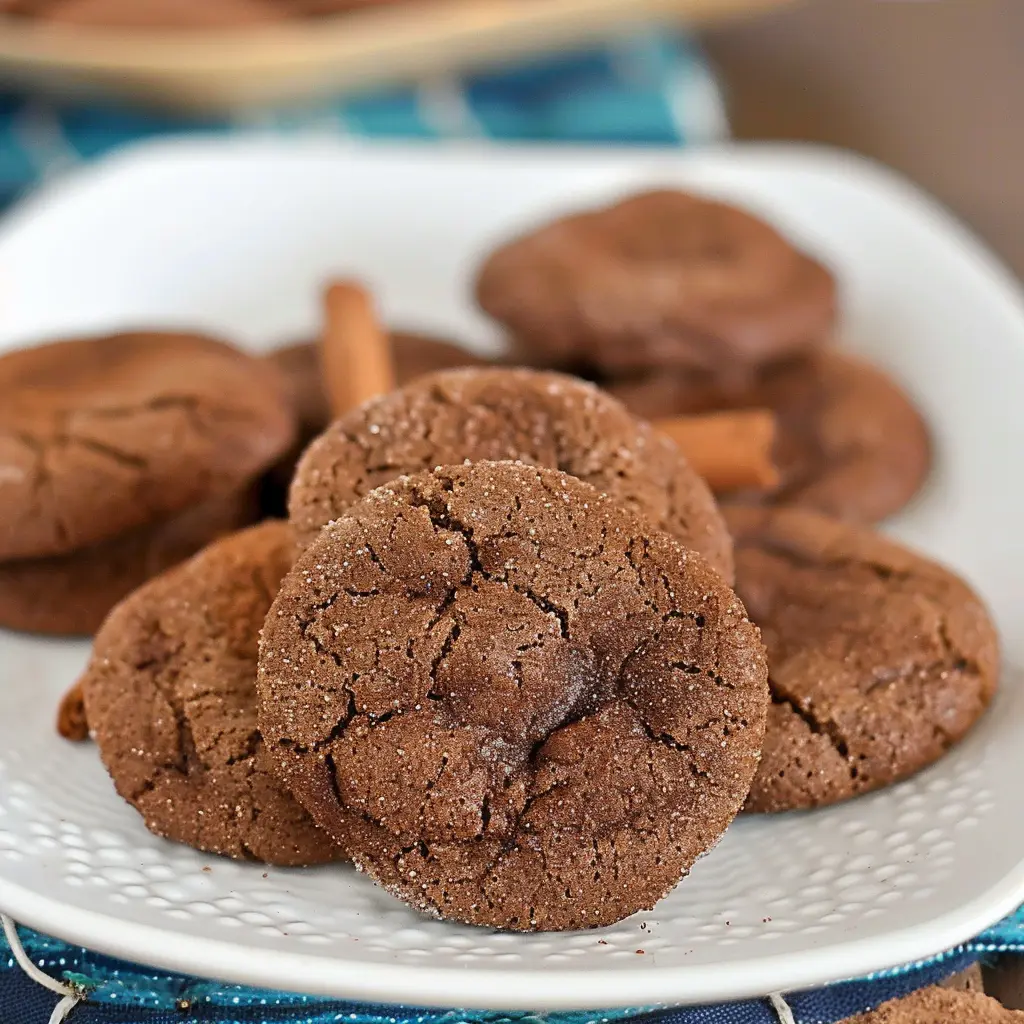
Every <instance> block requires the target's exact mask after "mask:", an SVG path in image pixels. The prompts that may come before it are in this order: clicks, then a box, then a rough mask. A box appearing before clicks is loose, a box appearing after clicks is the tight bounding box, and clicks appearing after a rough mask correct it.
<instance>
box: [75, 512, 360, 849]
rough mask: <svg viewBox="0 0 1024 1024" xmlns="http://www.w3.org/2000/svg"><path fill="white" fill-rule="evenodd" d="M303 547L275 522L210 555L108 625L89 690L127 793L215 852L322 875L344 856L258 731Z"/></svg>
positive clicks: (152, 585) (156, 825)
mask: <svg viewBox="0 0 1024 1024" xmlns="http://www.w3.org/2000/svg"><path fill="white" fill-rule="evenodd" d="M294 550H295V549H294V543H293V540H292V534H291V530H290V528H289V527H288V525H287V524H286V523H282V522H266V523H262V524H261V525H259V526H255V527H252V528H251V529H248V530H244V531H242V532H241V533H235V534H232V535H231V536H229V537H225V538H223V539H222V540H219V541H217V542H216V543H214V544H212V545H210V546H209V547H208V548H206V549H205V550H203V551H201V552H200V553H199V554H198V555H196V556H195V557H194V558H192V559H190V560H189V561H188V562H185V563H184V564H182V565H180V566H178V567H177V568H174V569H171V570H170V571H169V572H166V573H164V574H163V575H162V576H159V577H157V578H156V579H155V580H151V581H150V582H149V583H147V584H146V585H145V586H143V587H142V588H141V589H139V590H137V591H135V593H134V594H132V596H131V597H129V598H128V599H127V600H126V601H124V602H123V603H121V604H120V605H118V607H117V608H116V609H115V610H114V611H113V612H112V613H111V615H110V616H109V617H108V619H107V621H106V622H105V623H104V625H103V628H102V629H101V630H100V633H99V635H98V636H97V637H96V642H95V644H94V646H93V655H92V660H91V661H90V663H89V667H88V668H87V670H86V673H85V675H84V676H83V678H82V686H83V689H84V694H85V712H86V717H87V718H88V722H89V726H90V728H91V730H92V733H93V736H94V737H95V739H96V742H97V743H98V744H99V749H100V755H101V756H102V758H103V763H104V764H105V765H106V766H107V770H108V771H109V772H110V775H111V777H112V778H113V780H114V785H115V786H116V787H117V791H118V793H120V794H121V796H122V797H124V799H125V800H127V801H128V802H129V803H130V804H132V805H133V806H134V807H135V808H136V810H138V811H139V813H140V814H141V815H142V816H143V818H144V819H145V822H146V827H147V828H148V829H149V830H150V831H151V832H154V833H156V834H157V835H159V836H164V837H165V838H167V839H174V840H176V841H178V842H181V843H186V844H188V845H189V846H194V847H196V848H197V849H199V850H205V851H207V852H209V853H220V854H225V855H226V856H229V857H237V858H243V859H249V860H263V861H267V862H269V863H272V864H292V865H294V864H316V863H321V862H324V861H330V860H336V859H338V858H340V857H341V852H340V851H339V850H338V848H337V847H336V846H335V845H334V844H333V843H331V842H330V841H329V840H328V839H327V838H326V836H325V835H324V834H323V833H322V832H320V831H319V830H318V829H317V828H316V826H315V825H314V824H313V822H312V820H311V819H310V818H309V816H308V815H307V814H306V812H305V811H304V810H303V809H302V808H301V807H300V806H299V804H298V803H296V801H295V800H294V799H292V797H291V796H290V795H289V794H288V793H287V792H286V791H285V790H284V789H283V788H282V787H281V785H280V783H279V782H278V781H277V780H276V778H275V776H274V775H273V773H272V771H271V764H270V758H269V757H268V754H267V751H266V749H265V747H264V744H263V740H262V738H261V736H260V732H259V728H258V726H257V721H256V654H257V643H258V636H259V631H260V629H261V627H262V625H263V619H264V617H265V615H266V613H267V609H268V608H269V607H270V602H271V600H272V599H273V597H274V594H275V593H276V591H277V588H278V584H279V583H280V580H281V578H282V577H283V576H284V574H285V573H286V572H287V571H288V569H289V568H290V567H291V564H292V558H293V555H294Z"/></svg>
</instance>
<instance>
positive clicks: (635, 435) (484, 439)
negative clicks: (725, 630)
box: [289, 369, 732, 580]
mask: <svg viewBox="0 0 1024 1024" xmlns="http://www.w3.org/2000/svg"><path fill="white" fill-rule="evenodd" d="M467 459H470V460H474V461H475V460H480V459H485V460H502V459H515V460H519V461H521V462H525V463H529V464H530V465H537V466H546V467H548V468H551V469H560V470H562V471H564V472H566V473H572V474H573V476H576V477H579V478H580V479H581V480H585V481H586V482H587V483H590V484H592V485H593V486H594V487H596V488H597V489H598V490H601V491H607V493H608V494H610V495H612V496H613V497H615V498H618V499H619V500H621V501H622V502H623V503H624V504H625V505H627V506H628V507H630V508H632V509H633V510H635V511H637V512H639V513H641V514H643V515H645V516H646V517H647V518H648V519H650V521H651V523H652V524H653V525H654V526H656V527H658V528H660V529H663V530H666V531H667V532H668V533H671V534H672V535H673V536H675V537H677V538H678V539H679V540H681V541H682V542H683V543H684V544H685V545H686V546H687V547H690V548H693V550H695V551H697V552H699V553H700V554H702V555H703V556H704V557H705V558H707V560H708V561H709V562H710V563H711V564H712V565H713V566H714V567H715V568H716V569H717V570H718V571H719V572H720V573H721V574H722V575H723V577H725V579H726V580H730V579H731V578H732V551H731V541H730V539H729V535H728V533H727V531H726V529H725V527H724V524H723V523H722V518H721V516H720V515H719V513H718V509H717V506H716V505H715V501H714V499H713V498H712V496H711V492H710V491H709V490H708V488H707V486H706V485H705V483H704V481H703V480H701V478H700V477H698V476H697V475H696V473H694V471H693V470H692V469H691V468H690V466H689V464H688V463H687V462H686V460H685V458H684V457H683V456H682V455H681V454H680V453H679V450H678V449H677V448H676V447H675V445H673V444H672V443H671V442H670V441H668V440H666V439H665V438H663V437H661V436H660V435H659V434H657V433H655V432H654V431H653V430H652V429H651V428H650V427H649V426H648V425H647V424H646V423H642V422H640V421H638V420H636V419H635V418H634V417H633V416H630V415H629V413H628V412H627V411H626V410H625V409H624V408H623V407H622V406H621V405H620V404H619V403H618V402H616V401H615V400H614V399H612V398H609V397H608V396H607V395H605V394H603V393H602V392H601V391H599V390H598V389H597V388H595V387H593V386H592V385H590V384H586V383H584V382H583V381H580V380H576V379H575V378H573V377H566V376H563V375H562V374H557V373H542V372H538V371H535V370H522V369H519V370H513V369H486V370H483V369H469V370H448V371H444V372H442V373H436V374H431V375H429V376H426V377H421V378H419V379H418V380H416V381H414V382H413V383H412V384H409V385H407V386H406V387H404V388H402V389H401V390H399V391H394V392H392V393H391V394H390V395H385V396H383V397H382V398H380V399H378V400H376V401H374V402H369V403H367V404H365V405H363V406H362V407H361V408H359V409H355V410H353V411H352V412H351V413H349V414H348V415H347V416H344V417H342V418H341V419H340V420H337V421H335V423H333V424H332V425H331V427H330V428H329V429H328V430H327V432H326V433H324V434H322V435H321V436H320V437H319V438H318V439H317V440H316V441H314V442H313V444H312V445H311V446H310V447H309V448H308V449H307V450H306V453H305V455H304V456H303V458H302V460H301V461H300V463H299V466H298V468H297V469H296V472H295V479H294V481H293V482H292V489H291V494H290V497H289V512H290V516H291V520H292V522H293V524H294V525H295V527H296V530H297V534H298V538H299V542H300V544H307V543H309V541H310V540H312V538H313V537H314V536H315V535H316V533H317V531H318V530H319V529H320V527H321V526H323V525H324V523H327V522H329V521H330V520H332V519H335V518H337V516H339V515H340V514H341V513H342V512H343V511H344V510H345V509H346V508H348V506H349V505H351V504H352V502H354V501H356V500H358V499H359V498H361V497H362V496H363V495H365V494H367V493H368V492H369V491H371V490H373V488H375V487H379V486H381V485H382V484H385V483H387V482H388V481H389V480H391V479H393V478H394V477H396V476H399V475H401V474H403V473H415V472H419V471H420V470H424V469H430V468H431V467H433V466H442V465H452V464H457V463H461V462H463V461H465V460H467Z"/></svg>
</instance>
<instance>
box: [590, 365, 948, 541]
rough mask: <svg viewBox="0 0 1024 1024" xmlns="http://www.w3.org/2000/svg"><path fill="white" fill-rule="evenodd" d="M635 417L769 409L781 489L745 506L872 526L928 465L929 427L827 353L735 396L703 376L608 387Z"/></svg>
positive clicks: (777, 370)
mask: <svg viewBox="0 0 1024 1024" xmlns="http://www.w3.org/2000/svg"><path fill="white" fill-rule="evenodd" d="M607 388H608V390H609V391H610V392H611V393H612V394H613V395H615V396H616V397H617V398H619V399H621V400H622V401H623V402H624V403H625V404H626V405H627V406H628V407H629V408H630V409H631V410H632V411H633V412H634V413H636V414H637V415H638V416H645V417H647V418H648V419H658V418H660V417H663V416H676V415H687V414H698V413H705V412H715V411H718V410H724V409H759V408H767V409H771V410H772V411H773V412H774V413H775V417H776V423H777V431H778V433H777V442H776V446H775V462H776V465H777V466H778V467H779V472H780V475H781V483H780V485H779V487H778V488H777V489H776V490H775V491H774V492H773V493H771V494H750V495H746V496H745V497H746V498H747V499H749V500H752V501H769V502H772V503H776V504H790V505H804V506H807V507H809V508H815V509H818V510H819V511H821V512H826V513H828V514H829V515H834V516H838V517H839V518H841V519H849V520H851V521H854V522H877V521H878V520H880V519H884V518H885V517H886V516H887V515H890V514H892V513H893V512H896V511H898V510H899V509H901V508H902V507H903V506H904V505H905V504H906V503H907V502H908V501H910V499H911V498H912V497H913V496H914V495H915V494H916V493H917V491H918V490H919V489H920V487H921V485H922V483H923V482H924V480H925V477H926V476H927V474H928V468H929V465H930V463H931V446H930V443H929V438H928V428H927V427H926V426H925V423H924V421H923V420H922V418H921V414H920V413H919V412H918V411H917V409H915V408H914V405H913V403H912V402H911V401H910V399H909V398H908V397H907V395H906V394H905V393H904V392H903V391H902V390H901V389H900V388H899V387H898V386H897V385H896V384H895V383H894V382H893V381H892V380H890V379H889V378H888V377H887V376H886V375H885V374H884V373H882V371H881V370H878V369H876V368H875V367H873V366H870V365H869V364H867V363H865V362H862V361H861V360H859V359H856V358H854V357H853V356H850V355H847V354H845V353H839V352H835V351H826V352H819V353H816V354H815V355H813V356H809V357H807V358H804V359H796V360H792V361H791V362H788V363H785V364H781V365H779V366H777V367H773V368H771V369H769V370H766V371H764V372H763V373H761V374H759V375H757V376H756V377H754V378H753V379H752V381H751V382H750V383H749V384H748V385H746V386H744V387H742V388H738V389H733V390H727V389H724V388H722V387H720V386H718V385H717V384H716V383H715V381H714V380H713V379H712V378H711V377H710V376H709V375H707V374H692V373H691V374H684V373H676V374H669V373H663V374H658V375H652V376H650V377H648V378H646V379H640V380H633V381H620V382H615V383H610V384H608V385H607Z"/></svg>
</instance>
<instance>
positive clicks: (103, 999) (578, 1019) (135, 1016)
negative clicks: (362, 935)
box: [0, 908, 1024, 1024]
mask: <svg viewBox="0 0 1024 1024" xmlns="http://www.w3.org/2000/svg"><path fill="white" fill-rule="evenodd" d="M20 935H21V940H22V943H23V945H24V947H25V950H26V952H27V953H28V954H29V956H31V958H32V960H33V962H35V963H36V964H38V965H39V966H40V967H42V968H43V969H44V970H45V971H46V972H47V973H48V974H50V975H52V976H54V977H57V978H62V979H66V980H72V981H75V982H77V983H79V984H82V985H84V986H85V987H86V989H87V990H88V993H89V994H88V1001H87V1002H85V1003H83V1004H80V1005H79V1006H77V1007H76V1008H75V1009H74V1010H73V1011H72V1016H71V1017H70V1018H69V1021H70V1024H129V1022H130V1024H232V1022H239V1024H242V1022H246V1024H250V1022H252V1024H254V1022H267V1024H271V1022H273V1024H298V1022H300V1021H301V1022H308V1024H334V1022H344V1021H347V1022H350V1024H458V1022H466V1024H499V1022H504V1021H510V1022H511V1021H537V1022H540V1021H544V1022H549V1024H591V1022H592V1024H614V1022H616V1021H621V1020H622V1019H623V1018H629V1019H632V1020H637V1021H639V1020H644V1021H645V1022H646V1021H650V1022H651V1024H780V1018H779V1016H778V1013H777V1010H776V1009H775V1007H773V1005H772V1003H771V1001H770V1000H767V999H754V1000H747V1001H744V1002H738V1003H729V1004H723V1005H718V1006H697V1007H685V1008H679V1009H671V1010H657V1011H650V1010H626V1011H605V1012H602V1013H553V1014H545V1013H540V1012H538V1013H499V1012H494V1013H487V1012H481V1011H476V1010H471V1011H464V1010H457V1009H452V1010H443V1011H442V1010H430V1009H423V1008H415V1007H400V1006H381V1005H368V1004H365V1003H346V1002H340V1001H338V1000H332V999H323V998H319V997H315V996H303V995H298V994H295V993H287V992H272V991H267V990H261V989H253V988H247V987H244V986H240V985H226V984H222V983H219V982H213V981H208V980H204V979H200V978H192V977H187V976H185V975H181V974H173V973H167V972H162V971H154V970H151V969H147V968H143V967H139V966H138V965H133V964H128V963H125V962H124V961H120V960H114V959H112V958H110V957H105V956H100V955H99V954H96V953H92V952H90V951H89V950H86V949H82V948H81V947H79V946H69V945H66V944H65V943H62V942H58V941H57V940H56V939H51V938H48V937H46V936H43V935H40V934H38V933H37V932H32V931H30V930H28V929H21V930H20ZM1008 951H1014V952H1024V908H1022V909H1021V910H1019V911H1017V913H1016V914H1013V915H1011V916H1010V917H1008V918H1006V919H1005V920H1003V921H1001V922H1000V923H999V924H997V925H995V926H994V927H992V928H990V929H988V930H987V931H985V932H983V933H982V934H981V935H979V936H978V937H977V938H976V939H974V940H973V941H971V942H968V943H966V944H964V945H963V946H958V947H957V948H956V949H952V950H949V951H947V952H945V953H943V954H941V955H939V956H936V957H932V958H930V959H929V960H925V961H920V962H918V963H913V964H906V965H903V966H901V967H895V968H892V969H891V970H888V971H883V972H879V973H877V974H874V975H871V976H869V977H867V978H863V979H860V980H857V981H850V982H844V983H841V984H838V985H830V986H828V987H826V988H821V989H815V990H812V991H808V992H801V993H793V994H789V995H787V997H786V1002H787V1003H788V1005H789V1007H790V1009H791V1010H792V1013H793V1018H794V1020H795V1021H796V1022H797V1024H832V1022H834V1021H838V1020H842V1019H843V1018H844V1017H848V1016H850V1015H852V1014H855V1013H860V1012H863V1011H864V1010H867V1009H870V1008H872V1007H874V1006H877V1005H878V1004H879V1003H882V1002H885V1000H887V999H893V998H895V997H896V996H900V995H905V994H906V993H908V992H912V991H914V990H915V989H917V988H921V987H922V986H924V985H929V984H933V983H934V982H936V981H940V980H941V979H943V978H945V977H948V976H949V975H950V974H953V973H955V972H956V971H960V970H963V969H964V968H966V967H968V966H970V964H972V963H974V962H975V961H977V960H978V959H979V958H981V957H983V956H985V955H987V954H994V953H997V952H1008ZM56 1003H57V997H56V996H55V995H53V994H52V993H50V992H47V991H46V990H45V989H43V988H42V987H41V986H39V985H37V984H36V983H35V982H34V981H32V980H30V979H29V978H28V977H27V976H26V975H25V974H24V973H23V972H22V970H21V968H20V967H19V966H18V965H17V964H16V963H15V961H14V958H13V957H12V956H10V953H9V947H7V946H6V945H5V944H4V941H3V938H2V936H0V1022H2V1024H46V1022H47V1021H48V1020H49V1018H50V1014H51V1012H52V1010H53V1007H54V1006H55V1004H56Z"/></svg>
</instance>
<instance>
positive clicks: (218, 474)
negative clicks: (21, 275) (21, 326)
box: [0, 332, 295, 559]
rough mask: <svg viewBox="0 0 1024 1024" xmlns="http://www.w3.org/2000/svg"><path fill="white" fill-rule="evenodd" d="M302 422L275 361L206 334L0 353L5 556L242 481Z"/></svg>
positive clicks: (76, 543) (103, 534)
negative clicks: (268, 361)
mask: <svg viewBox="0 0 1024 1024" xmlns="http://www.w3.org/2000/svg"><path fill="white" fill-rule="evenodd" d="M294 428H295V425H294V421H293V417H292V413H291V410H290V409H289V407H288V404H287V401H286V399H285V396H284V393H283V388H282V384H281V380H280V378H279V376H278V374H277V373H276V372H275V371H274V370H273V368H272V367H270V366H268V365H267V364H266V363H264V362H263V361H261V360H258V359H253V358H252V357H250V356H247V355H245V354H244V353H243V352H240V351H238V350H237V349H234V348H232V347H231V346H229V345H226V344H223V343H221V342H218V341H213V340H211V339H209V338H204V337H200V336H198V335H191V334H170V333H158V332H147V333H136V334H119V335H111V336H108V337H99V338H84V339H78V340H75V341H62V342H54V343H52V344H48V345H42V346H39V347H37V348H29V349H20V350H18V351H16V352H10V353H7V354H6V355H3V356H0V559H9V558H33V557H40V556H46V555H58V554H66V553H67V552H69V551H74V550H76V549H79V548H82V547H86V546H88V545H90V544H97V543H99V542H101V541H104V540H107V539H108V538H110V537H114V536H116V535H117V534H119V533H122V532H124V531H125V530H129V529H132V528H134V527H137V526H142V525H144V524H146V523H150V522H153V521H154V520H157V519H163V518H166V517H167V516H170V515H173V514H174V513H176V512H178V511H180V510H181V509H184V508H185V507H186V506H188V505H191V504H193V503H194V502H197V501H202V500H204V499H206V498H208V497H210V496H211V495H213V494H227V493H230V492H231V491H234V490H237V489H238V488H239V487H241V486H242V485H243V484H245V483H246V482H248V481H249V480H251V479H252V478H254V477H255V476H257V475H258V474H259V473H260V472H261V471H262V470H263V469H264V468H265V467H266V466H268V465H269V464H271V463H272V462H273V461H274V460H275V459H276V458H278V456H280V455H281V454H282V452H284V451H285V450H286V449H287V448H288V446H289V445H290V444H291V441H292V438H293V436H294Z"/></svg>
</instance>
